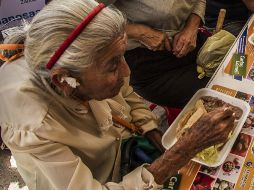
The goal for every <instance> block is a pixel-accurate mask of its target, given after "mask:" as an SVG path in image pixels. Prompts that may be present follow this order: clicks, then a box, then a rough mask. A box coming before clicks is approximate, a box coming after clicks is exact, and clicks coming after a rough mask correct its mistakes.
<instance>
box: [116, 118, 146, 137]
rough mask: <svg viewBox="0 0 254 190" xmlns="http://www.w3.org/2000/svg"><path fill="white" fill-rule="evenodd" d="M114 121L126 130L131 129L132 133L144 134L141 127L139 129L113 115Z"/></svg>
mask: <svg viewBox="0 0 254 190" xmlns="http://www.w3.org/2000/svg"><path fill="white" fill-rule="evenodd" d="M112 118H113V121H114V122H116V123H118V124H120V125H122V126H124V127H125V128H127V129H129V130H130V131H131V132H132V133H138V134H142V133H143V129H142V128H141V127H138V126H136V125H134V124H132V123H129V122H128V121H125V120H124V119H122V118H120V117H118V116H115V115H112Z"/></svg>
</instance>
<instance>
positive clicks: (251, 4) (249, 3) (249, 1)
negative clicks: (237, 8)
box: [243, 0, 254, 12]
mask: <svg viewBox="0 0 254 190" xmlns="http://www.w3.org/2000/svg"><path fill="white" fill-rule="evenodd" d="M243 2H244V4H245V5H246V7H247V8H248V9H249V10H250V11H251V12H254V1H253V0H243Z"/></svg>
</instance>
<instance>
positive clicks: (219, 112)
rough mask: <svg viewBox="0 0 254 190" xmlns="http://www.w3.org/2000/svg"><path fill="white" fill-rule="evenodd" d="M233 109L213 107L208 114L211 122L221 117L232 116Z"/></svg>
mask: <svg viewBox="0 0 254 190" xmlns="http://www.w3.org/2000/svg"><path fill="white" fill-rule="evenodd" d="M232 114H233V111H232V110H230V109H227V108H226V109H222V108H219V109H215V110H214V111H212V112H210V113H209V115H212V118H211V122H212V123H214V124H217V123H218V122H220V121H222V120H223V119H225V118H227V117H230V116H232Z"/></svg>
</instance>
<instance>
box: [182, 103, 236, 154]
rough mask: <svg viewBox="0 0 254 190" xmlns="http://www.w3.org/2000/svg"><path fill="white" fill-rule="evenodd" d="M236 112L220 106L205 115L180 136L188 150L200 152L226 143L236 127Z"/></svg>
mask: <svg viewBox="0 0 254 190" xmlns="http://www.w3.org/2000/svg"><path fill="white" fill-rule="evenodd" d="M234 120H235V117H234V114H233V111H232V110H230V109H226V110H225V108H218V109H216V110H214V111H212V112H209V113H208V114H205V115H203V116H202V117H201V118H200V119H199V120H198V121H197V122H196V123H195V124H194V125H193V126H192V127H191V128H189V129H188V130H187V131H186V133H185V134H184V135H183V137H182V138H180V139H179V140H180V143H183V144H186V146H188V152H190V151H192V152H194V153H198V152H200V151H202V150H203V149H206V148H208V147H210V146H212V145H216V144H220V143H225V142H226V141H227V140H228V135H229V133H230V131H231V130H232V129H233V128H234Z"/></svg>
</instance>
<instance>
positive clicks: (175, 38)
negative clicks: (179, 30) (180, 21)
mask: <svg viewBox="0 0 254 190" xmlns="http://www.w3.org/2000/svg"><path fill="white" fill-rule="evenodd" d="M179 37H180V36H179V35H178V34H176V35H175V36H174V39H173V52H175V51H176V46H177V43H178V40H179Z"/></svg>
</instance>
